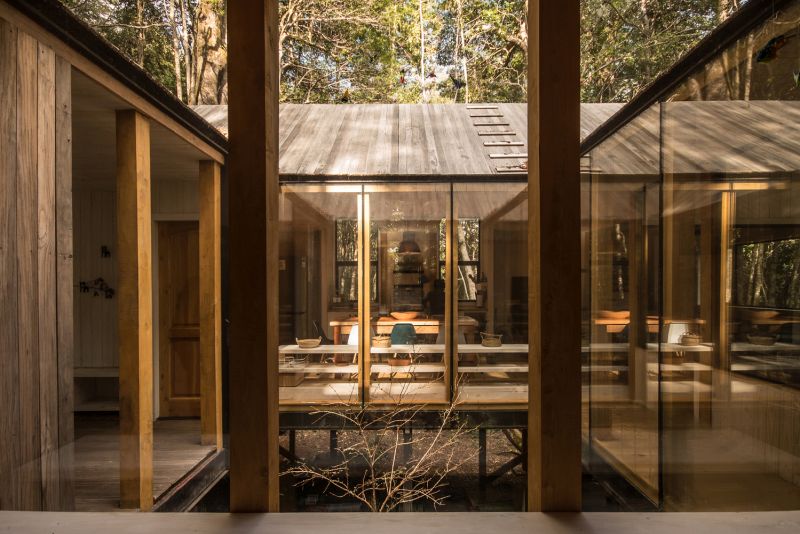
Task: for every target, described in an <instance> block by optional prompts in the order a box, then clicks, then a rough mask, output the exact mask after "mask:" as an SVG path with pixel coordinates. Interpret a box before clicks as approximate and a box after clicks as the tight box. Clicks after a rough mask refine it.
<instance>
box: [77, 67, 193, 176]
mask: <svg viewBox="0 0 800 534" xmlns="http://www.w3.org/2000/svg"><path fill="white" fill-rule="evenodd" d="M129 108H130V106H129V105H128V104H127V103H126V102H124V101H123V100H122V99H120V98H119V97H117V96H115V95H114V94H113V93H111V92H109V91H108V90H106V89H104V88H103V87H101V86H99V85H98V84H96V83H95V82H94V81H92V80H90V79H89V78H87V77H86V76H84V75H83V74H81V73H80V72H79V71H77V70H75V69H73V70H72V145H73V152H72V159H73V179H74V181H75V183H76V184H84V185H86V184H94V185H97V186H104V187H113V186H114V176H115V172H116V126H115V125H116V118H115V112H116V110H118V109H129ZM150 142H151V147H152V148H151V154H150V157H151V169H152V171H151V172H152V175H151V176H152V180H153V181H159V180H196V179H197V173H198V161H200V160H202V159H207V157H206V156H204V155H203V154H202V153H201V152H200V151H199V150H197V149H196V148H194V147H193V146H192V145H190V144H189V143H187V142H185V141H183V140H182V139H181V138H179V137H178V136H176V135H175V134H173V133H172V132H170V131H169V130H167V129H166V128H164V127H163V126H161V125H159V124H157V123H155V122H152V121H151V123H150Z"/></svg>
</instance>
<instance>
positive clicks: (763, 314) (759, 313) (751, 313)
mask: <svg viewBox="0 0 800 534" xmlns="http://www.w3.org/2000/svg"><path fill="white" fill-rule="evenodd" d="M780 313H781V312H779V311H775V310H745V311H744V315H745V317H747V318H748V319H750V320H751V321H753V320H755V321H758V320H763V319H772V318H773V317H777V316H778V315H779V314H780Z"/></svg>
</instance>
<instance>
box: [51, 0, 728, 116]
mask: <svg viewBox="0 0 800 534" xmlns="http://www.w3.org/2000/svg"><path fill="white" fill-rule="evenodd" d="M278 1H279V3H280V22H279V40H280V51H281V60H280V66H281V100H282V101H285V102H298V103H305V102H308V103H310V102H353V103H366V102H466V101H471V102H476V101H495V102H524V101H525V99H526V87H527V80H526V63H527V45H528V26H527V1H526V0H278ZM63 2H64V3H65V4H66V5H67V6H68V7H70V8H71V9H73V11H74V12H75V13H76V14H78V15H79V16H80V17H81V18H83V19H84V20H85V21H86V22H87V23H88V24H89V25H90V26H92V27H93V28H95V29H96V30H97V31H98V32H99V33H101V34H102V35H103V36H104V37H105V38H106V39H108V40H109V41H110V42H111V43H112V44H113V45H114V46H116V47H117V48H118V49H119V50H121V51H122V52H123V53H124V54H126V55H127V56H128V57H130V58H131V59H132V60H133V61H135V62H136V63H138V64H139V65H141V66H142V67H144V68H145V69H146V70H147V71H148V72H149V73H150V75H151V76H153V78H155V79H156V80H157V81H159V82H160V83H162V84H163V85H164V86H165V87H167V88H170V89H171V90H173V91H174V92H175V94H176V95H177V96H178V97H179V98H180V99H181V100H183V101H185V102H187V103H189V104H198V103H205V104H217V103H226V102H227V70H226V64H227V51H226V42H227V33H226V19H225V9H226V2H225V0H63ZM739 2H740V0H581V3H582V16H581V25H582V32H581V52H582V57H581V75H582V80H583V84H582V91H581V97H582V100H583V101H586V102H624V101H627V100H629V99H630V98H631V97H632V96H633V95H634V94H636V92H638V91H639V90H640V89H641V88H642V87H643V86H644V85H646V84H647V83H649V82H650V81H651V80H652V79H653V78H654V77H656V76H657V75H658V74H659V73H660V72H662V71H663V70H664V69H666V68H667V67H669V65H671V64H672V63H673V62H674V61H675V60H676V59H677V58H678V57H680V55H681V54H683V53H684V52H685V51H686V50H688V49H689V48H690V47H691V46H692V45H694V44H695V43H696V42H697V41H698V40H699V39H700V38H702V37H703V36H704V35H706V34H707V33H708V32H709V31H710V30H711V29H713V27H714V26H715V25H716V24H718V23H719V21H720V20H722V19H724V18H725V17H726V16H727V15H728V14H729V13H730V12H732V11H733V10H734V9H736V8H737V7H738V6H739Z"/></svg>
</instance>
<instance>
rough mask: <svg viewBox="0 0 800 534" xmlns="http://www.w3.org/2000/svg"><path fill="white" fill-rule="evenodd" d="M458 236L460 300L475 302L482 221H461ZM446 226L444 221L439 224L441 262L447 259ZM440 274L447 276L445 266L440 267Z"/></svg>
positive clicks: (457, 231)
mask: <svg viewBox="0 0 800 534" xmlns="http://www.w3.org/2000/svg"><path fill="white" fill-rule="evenodd" d="M456 234H457V236H458V246H457V247H456V248H457V252H458V284H457V285H458V300H475V299H476V297H477V283H478V276H479V275H480V257H481V256H480V247H481V225H480V219H461V220H459V221H458V227H457V230H456ZM446 243H447V241H446V224H445V220H444V219H442V220H441V222H440V223H439V261H440V262H444V261H445V258H446V255H447V253H446V250H447V247H446ZM439 274H440V276H441V277H442V278H444V276H445V268H444V265H442V266H440V268H439Z"/></svg>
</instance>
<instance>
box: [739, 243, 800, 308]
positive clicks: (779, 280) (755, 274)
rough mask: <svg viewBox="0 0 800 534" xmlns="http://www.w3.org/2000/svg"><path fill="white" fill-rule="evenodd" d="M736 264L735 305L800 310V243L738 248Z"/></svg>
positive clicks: (743, 245) (751, 245)
mask: <svg viewBox="0 0 800 534" xmlns="http://www.w3.org/2000/svg"><path fill="white" fill-rule="evenodd" d="M734 261H735V271H736V284H735V285H734V291H735V295H734V297H735V302H736V304H738V305H739V306H753V307H760V308H782V309H795V310H797V309H800V239H798V238H791V239H779V240H772V241H759V242H751V243H742V244H738V245H736V247H735V248H734Z"/></svg>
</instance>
